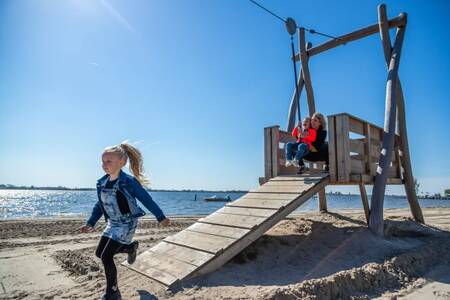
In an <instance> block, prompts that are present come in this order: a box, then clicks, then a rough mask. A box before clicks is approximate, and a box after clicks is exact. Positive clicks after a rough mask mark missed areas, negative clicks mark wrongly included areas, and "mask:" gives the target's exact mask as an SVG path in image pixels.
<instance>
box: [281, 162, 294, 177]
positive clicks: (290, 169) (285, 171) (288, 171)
mask: <svg viewBox="0 0 450 300" xmlns="http://www.w3.org/2000/svg"><path fill="white" fill-rule="evenodd" d="M284 164H285V160H284V159H280V160H279V161H278V175H295V174H297V168H296V167H294V166H291V167H288V168H286V167H285V166H284Z"/></svg>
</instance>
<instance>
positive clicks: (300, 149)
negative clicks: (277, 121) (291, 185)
mask: <svg viewBox="0 0 450 300" xmlns="http://www.w3.org/2000/svg"><path fill="white" fill-rule="evenodd" d="M316 135H317V131H316V130H315V129H314V128H311V118H310V117H306V118H305V119H303V131H302V128H301V124H298V126H297V127H295V128H294V130H293V131H292V136H294V137H295V138H297V142H295V143H292V142H289V143H287V144H286V167H290V166H292V165H294V166H296V167H298V168H300V169H299V171H298V174H300V173H302V172H304V171H305V165H304V163H303V159H302V158H303V157H304V156H305V155H306V154H308V153H309V151H310V149H311V146H312V145H311V143H312V142H314V141H315V140H316ZM294 152H296V153H295V157H294V158H293V156H294Z"/></svg>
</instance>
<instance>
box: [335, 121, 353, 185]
mask: <svg viewBox="0 0 450 300" xmlns="http://www.w3.org/2000/svg"><path fill="white" fill-rule="evenodd" d="M348 123H349V121H348V115H346V114H343V115H337V116H336V169H337V181H338V182H349V181H350V141H349V124H348Z"/></svg>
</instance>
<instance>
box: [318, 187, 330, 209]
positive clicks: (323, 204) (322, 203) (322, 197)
mask: <svg viewBox="0 0 450 300" xmlns="http://www.w3.org/2000/svg"><path fill="white" fill-rule="evenodd" d="M327 210H328V209H327V196H326V194H325V188H323V189H321V190H319V211H322V212H325V211H327Z"/></svg>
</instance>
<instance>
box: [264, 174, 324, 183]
mask: <svg viewBox="0 0 450 300" xmlns="http://www.w3.org/2000/svg"><path fill="white" fill-rule="evenodd" d="M326 176H327V174H326V173H323V174H314V175H303V174H302V175H295V176H278V177H275V178H271V179H270V181H271V182H272V181H305V180H320V179H322V178H324V177H326Z"/></svg>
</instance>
